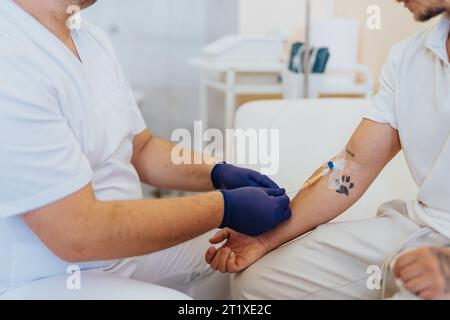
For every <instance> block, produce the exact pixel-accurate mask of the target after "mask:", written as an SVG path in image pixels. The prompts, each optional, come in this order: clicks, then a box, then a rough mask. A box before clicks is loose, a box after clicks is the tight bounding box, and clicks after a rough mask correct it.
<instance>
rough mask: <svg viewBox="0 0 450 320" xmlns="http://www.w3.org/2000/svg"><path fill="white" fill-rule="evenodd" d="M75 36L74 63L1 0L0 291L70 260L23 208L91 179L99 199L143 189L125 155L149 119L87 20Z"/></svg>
mask: <svg viewBox="0 0 450 320" xmlns="http://www.w3.org/2000/svg"><path fill="white" fill-rule="evenodd" d="M73 40H74V42H75V45H76V48H77V50H78V52H79V55H80V57H81V62H80V60H78V59H77V58H76V57H75V55H74V54H73V53H72V52H71V51H70V50H69V49H68V48H67V47H65V46H64V45H63V44H62V43H61V42H60V41H59V40H58V39H57V38H56V37H55V36H54V35H53V34H51V33H50V32H49V31H48V30H47V29H45V28H44V27H43V26H42V25H41V24H40V23H38V22H37V21H36V20H35V19H34V18H33V17H32V16H30V15H29V14H27V13H26V12H25V11H23V10H22V9H21V8H20V7H19V6H18V5H16V4H15V3H14V2H13V1H12V0H1V1H0V294H1V292H3V291H5V290H7V289H8V288H13V287H16V286H18V285H20V284H23V283H26V282H28V281H32V280H35V279H40V278H45V277H49V276H54V275H61V274H64V273H66V272H67V268H68V266H69V264H68V263H65V262H63V261H61V260H60V259H59V258H57V257H56V256H55V255H54V254H53V253H52V252H50V251H49V250H48V249H47V248H46V246H45V245H44V244H43V243H42V242H41V241H40V240H39V239H38V238H37V237H36V236H35V235H34V234H33V233H32V232H31V231H30V229H29V228H28V227H27V226H26V225H25V224H24V223H23V221H22V220H21V218H20V215H21V214H24V213H27V212H29V211H31V210H34V209H37V208H41V207H44V206H46V205H48V204H50V203H53V202H55V201H58V200H61V199H63V198H64V197H66V196H68V195H70V194H73V193H74V192H76V191H78V190H80V189H81V188H83V187H84V186H86V185H88V184H89V183H90V182H92V184H93V188H94V191H95V195H96V197H97V198H98V199H100V200H113V199H114V200H124V199H138V198H141V197H142V191H141V187H140V182H139V177H138V174H137V172H136V170H135V169H134V167H133V166H132V164H131V157H132V141H133V137H134V136H135V135H136V134H138V133H140V132H142V131H143V130H145V128H146V126H145V123H144V121H143V119H142V116H141V114H140V112H139V110H138V107H137V105H136V103H135V101H134V99H133V97H132V93H131V90H130V88H129V86H128V84H127V82H126V81H125V79H124V76H123V74H122V72H121V69H120V67H119V64H118V62H117V60H116V57H115V55H114V52H113V49H112V46H111V44H110V43H109V41H108V39H107V37H106V36H105V34H103V33H102V32H101V31H100V30H99V29H97V28H95V27H93V26H91V25H88V24H86V23H84V24H83V26H82V28H81V29H79V30H74V31H73ZM110 263H111V261H109V262H108V261H105V262H93V263H84V264H80V265H79V266H80V267H81V269H92V268H101V267H104V266H108V265H109V264H110Z"/></svg>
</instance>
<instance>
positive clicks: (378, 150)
mask: <svg viewBox="0 0 450 320" xmlns="http://www.w3.org/2000/svg"><path fill="white" fill-rule="evenodd" d="M400 149H401V146H400V142H399V137H398V133H397V131H396V130H394V129H393V128H392V127H391V126H390V125H387V124H379V123H376V122H373V121H370V120H363V121H362V122H361V124H360V125H359V127H358V128H357V129H356V131H355V133H354V134H353V136H352V138H351V139H350V141H349V143H348V145H347V146H346V147H345V153H346V158H347V159H349V160H350V161H348V162H347V164H346V168H345V170H344V173H343V174H342V176H341V177H340V179H342V180H341V182H340V183H339V184H338V185H339V187H338V188H336V189H335V190H333V189H330V188H329V177H328V176H326V177H324V178H322V179H321V180H320V181H319V182H317V183H316V184H315V185H313V186H312V187H310V188H307V189H304V190H302V191H300V192H299V194H298V195H297V196H296V197H295V199H294V200H293V201H292V204H291V208H292V211H293V216H292V219H290V220H289V221H288V222H286V223H285V224H284V225H282V226H280V227H279V228H278V229H276V230H274V231H272V232H270V233H268V234H266V235H264V236H263V240H264V241H265V242H267V244H268V246H269V248H270V249H274V248H276V247H278V246H280V245H282V244H284V243H286V242H288V241H290V240H292V239H295V238H297V237H298V236H301V235H303V234H304V233H306V232H308V231H310V230H312V229H314V228H315V227H317V226H319V225H321V224H324V223H327V222H329V221H331V220H333V219H334V218H336V217H337V216H339V215H340V214H342V213H343V212H345V211H346V210H347V209H349V208H350V207H351V206H352V205H353V204H354V203H355V202H356V201H358V200H359V199H360V198H361V196H362V195H363V194H364V193H365V192H366V190H367V189H368V188H369V186H370V185H371V184H372V182H373V181H374V180H375V179H376V177H377V176H378V175H379V174H380V172H381V171H382V170H383V168H384V167H385V166H386V164H387V163H388V162H389V161H391V160H392V159H393V158H394V157H395V155H397V153H398V152H399V151H400Z"/></svg>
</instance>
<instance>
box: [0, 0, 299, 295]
mask: <svg viewBox="0 0 450 320" xmlns="http://www.w3.org/2000/svg"><path fill="white" fill-rule="evenodd" d="M94 2H95V0H15V1H14V0H1V1H0V298H3V299H21V298H22V299H47V298H56V299H78V298H81V299H108V298H114V299H122V298H123V299H128V298H131V299H171V298H174V299H180V298H181V299H184V298H187V297H188V296H194V297H196V296H197V291H196V288H197V285H201V284H203V285H204V283H205V282H208V281H212V279H211V278H212V277H213V274H212V272H210V271H209V268H208V267H207V264H206V263H205V261H204V258H203V250H204V249H205V246H206V245H207V238H208V237H209V235H210V234H208V232H209V231H211V230H213V229H215V228H217V227H219V226H220V227H233V228H235V229H239V230H241V231H242V232H244V233H248V234H257V233H261V232H264V231H267V230H268V229H270V228H274V227H275V226H276V225H277V224H279V223H280V222H281V221H283V220H285V219H288V218H289V216H290V209H289V198H288V197H287V195H286V194H285V191H284V190H282V189H280V188H278V186H277V185H276V184H275V183H274V182H273V181H271V180H270V179H269V178H267V177H266V176H263V175H260V174H259V173H257V172H254V171H251V170H246V169H241V168H237V167H234V166H231V165H227V164H215V163H213V159H208V160H211V162H209V163H210V164H201V165H189V164H186V165H178V166H176V165H175V164H174V163H173V161H171V151H172V148H173V145H172V144H170V143H168V142H166V141H163V140H161V139H158V138H155V137H153V136H152V135H151V134H150V133H149V131H148V130H147V129H146V125H145V123H144V121H143V119H142V116H141V114H140V112H139V110H138V108H137V106H136V103H135V101H134V100H133V98H132V95H131V90H130V88H129V87H128V84H127V82H126V81H125V79H124V77H123V75H122V72H121V69H120V67H119V65H118V62H117V61H116V58H115V55H114V52H113V49H112V47H111V45H110V43H109V41H108V39H107V38H106V36H105V35H104V33H103V32H102V31H100V30H99V29H97V28H95V27H93V26H91V25H89V24H87V23H85V22H83V25H82V28H81V29H79V30H69V28H67V26H66V20H67V18H68V15H67V13H66V12H67V8H68V7H69V5H78V6H80V8H86V7H88V6H90V5H91V4H93V3H94ZM185 152H191V151H188V150H185ZM141 181H142V182H144V183H148V184H152V185H156V186H159V187H163V188H176V189H182V190H192V191H211V192H209V193H204V194H200V195H198V196H193V197H186V198H179V199H171V200H141V198H142V191H141V187H140V182H141ZM214 189H220V192H219V191H213V190H214ZM254 221H256V222H254ZM77 270H81V274H78V273H75V274H73V275H72V274H71V272H74V271H75V272H76V271H77ZM68 273H69V274H68ZM71 276H74V278H72V277H71ZM77 276H80V277H79V279H78V278H76V277H77ZM77 279H78V280H80V281H76V280H77ZM222 279H223V281H222V282H220V281H219V280H217V281H219V282H217V281H215V282H212V283H215V284H217V285H218V286H219V287H218V288H217V290H220V286H225V287H226V286H227V278H226V277H225V278H222ZM72 280H73V281H74V282H71V281H72ZM214 280H216V279H214ZM169 288H170V289H169ZM173 289H176V290H178V291H175V290H173ZM211 290H216V289H215V288H210V291H209V292H211ZM179 291H182V292H183V293H181V292H179ZM202 297H203V298H207V297H205V296H202Z"/></svg>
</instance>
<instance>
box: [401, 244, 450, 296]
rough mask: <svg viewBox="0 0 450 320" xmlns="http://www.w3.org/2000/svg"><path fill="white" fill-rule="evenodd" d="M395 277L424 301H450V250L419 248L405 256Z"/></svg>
mask: <svg viewBox="0 0 450 320" xmlns="http://www.w3.org/2000/svg"><path fill="white" fill-rule="evenodd" d="M394 273H395V276H396V277H397V278H399V279H401V280H402V281H403V283H404V284H405V287H406V288H407V289H408V290H409V291H410V292H412V293H414V294H416V295H417V296H419V297H420V298H422V299H426V300H432V299H445V300H449V299H450V248H438V247H430V248H419V249H416V250H414V251H411V252H408V253H405V254H403V255H402V256H401V257H400V258H399V259H398V260H397V262H396V264H395V267H394Z"/></svg>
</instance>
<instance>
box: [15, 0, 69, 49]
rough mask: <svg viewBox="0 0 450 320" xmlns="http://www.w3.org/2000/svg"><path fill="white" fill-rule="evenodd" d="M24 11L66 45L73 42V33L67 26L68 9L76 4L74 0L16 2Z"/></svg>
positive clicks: (28, 0)
mask: <svg viewBox="0 0 450 320" xmlns="http://www.w3.org/2000/svg"><path fill="white" fill-rule="evenodd" d="M14 1H15V2H16V4H17V5H19V6H20V7H21V8H22V9H23V10H25V11H26V12H28V13H29V14H30V15H32V16H33V17H34V18H35V19H36V20H37V21H39V22H40V23H41V24H42V25H43V26H44V27H46V28H47V29H48V30H49V31H50V32H51V33H53V34H54V35H55V36H56V37H57V38H59V39H60V40H61V41H62V42H64V43H69V42H71V41H72V37H71V32H70V30H69V29H68V28H67V26H66V21H67V19H68V18H69V14H68V13H67V8H68V7H69V6H70V5H71V4H74V3H75V4H76V3H77V1H73V0H14Z"/></svg>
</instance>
